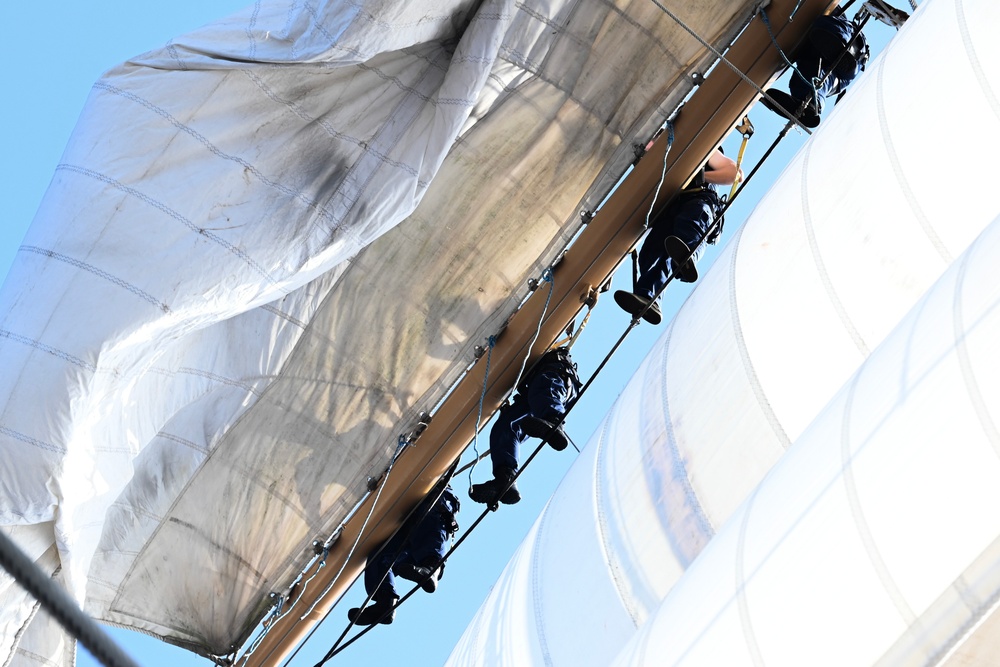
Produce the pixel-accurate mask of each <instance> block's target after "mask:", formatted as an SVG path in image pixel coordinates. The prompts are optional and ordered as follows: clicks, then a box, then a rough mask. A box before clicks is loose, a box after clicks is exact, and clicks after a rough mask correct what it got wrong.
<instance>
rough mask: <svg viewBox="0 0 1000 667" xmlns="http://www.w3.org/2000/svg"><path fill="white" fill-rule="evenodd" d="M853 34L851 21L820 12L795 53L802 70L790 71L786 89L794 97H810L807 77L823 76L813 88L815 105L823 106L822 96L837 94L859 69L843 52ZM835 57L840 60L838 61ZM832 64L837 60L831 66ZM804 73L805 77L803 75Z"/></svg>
mask: <svg viewBox="0 0 1000 667" xmlns="http://www.w3.org/2000/svg"><path fill="white" fill-rule="evenodd" d="M853 36H854V25H853V24H852V23H851V22H850V21H849V20H847V19H846V18H844V17H834V16H821V17H819V18H818V19H816V22H815V23H813V25H812V28H810V30H809V34H808V35H807V36H806V39H805V42H804V43H803V44H802V47H801V48H800V49H799V51H798V53H796V54H795V68H796V70H798V72H801V74H802V75H801V76H799V74H798V72H796V73H793V74H792V78H791V80H790V81H789V82H788V92H789V93H790V94H791V95H792V97H794V98H795V99H797V100H799V101H802V100H811V99H812V97H813V88H812V83H811V82H809V81H807V80H806V79H812V78H816V79H823V78H824V77H826V79H825V81H824V82H823V84H822V85H820V86H818V87H817V89H816V98H817V99H816V104H817V106H816V109H817V111H822V110H823V100H825V99H826V98H827V97H828V96H830V95H836V94H838V93H840V92H841V91H843V90H844V89H845V88H847V85H848V84H849V83H851V82H852V81H854V79H855V78H857V76H858V74H860V73H861V66H860V65H859V64H858V62H857V60H855V59H853V58H851V57H849V56H842V53H843V51H844V48H845V46H846V45H847V43H848V42H850V41H851V38H852V37H853ZM838 58H839V59H840V60H839V63H838V62H837V60H838ZM834 64H837V67H836V69H834ZM803 77H805V78H803Z"/></svg>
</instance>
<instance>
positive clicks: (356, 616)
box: [347, 594, 399, 625]
mask: <svg viewBox="0 0 1000 667" xmlns="http://www.w3.org/2000/svg"><path fill="white" fill-rule="evenodd" d="M398 601H399V598H398V597H396V596H395V595H391V594H390V595H384V596H379V597H377V598H375V600H374V601H373V602H372V603H371V604H370V605H368V606H367V607H365V608H364V609H359V608H358V607H354V608H353V609H348V610H347V618H348V620H350V621H351V622H352V623H354V624H356V625H375V624H376V623H382V624H383V625H389V624H390V623H392V621H393V619H394V618H396V610H395V609H394V607H395V606H396V603H397V602H398Z"/></svg>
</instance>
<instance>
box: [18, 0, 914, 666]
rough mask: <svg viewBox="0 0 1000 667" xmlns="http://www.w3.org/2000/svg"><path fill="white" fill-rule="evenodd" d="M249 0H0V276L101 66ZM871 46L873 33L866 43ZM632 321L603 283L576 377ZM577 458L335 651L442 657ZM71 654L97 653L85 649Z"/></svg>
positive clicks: (560, 456)
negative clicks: (385, 618)
mask: <svg viewBox="0 0 1000 667" xmlns="http://www.w3.org/2000/svg"><path fill="white" fill-rule="evenodd" d="M244 4H246V3H245V2H244V1H243V0H198V1H195V0H175V1H174V2H170V3H134V2H124V1H123V0H115V1H109V0H95V1H93V2H90V3H76V2H68V1H66V0H59V1H57V2H55V3H15V2H10V3H5V5H4V7H3V10H2V13H3V15H4V16H5V17H6V21H5V23H6V25H7V26H8V31H7V35H6V36H5V38H4V40H2V41H0V49H2V52H3V56H4V61H5V62H6V63H7V64H8V66H7V68H6V70H5V74H4V79H5V84H6V85H5V89H6V93H7V94H6V95H5V101H6V103H5V104H3V105H2V106H0V120H2V125H3V127H5V128H6V131H5V133H4V140H3V141H4V144H3V148H4V151H3V153H4V158H5V159H4V162H5V168H4V172H5V173H4V177H3V180H2V183H3V188H4V191H3V201H4V203H5V210H4V214H3V218H4V223H3V225H0V275H4V276H6V274H7V271H8V268H9V265H10V263H11V261H12V260H13V258H14V255H15V254H16V252H17V248H18V246H19V245H20V243H21V239H22V238H23V236H24V233H25V231H26V230H27V228H28V226H29V225H30V223H31V219H32V217H33V216H34V213H35V210H36V209H37V207H38V204H39V202H40V201H41V199H42V196H43V195H44V193H45V189H46V187H47V186H48V183H49V181H50V179H51V177H52V174H53V171H54V168H55V165H56V164H57V163H58V162H59V158H60V155H61V154H62V151H63V147H64V146H65V144H66V141H67V139H68V137H69V136H70V133H71V132H72V130H73V127H74V125H75V123H76V118H77V116H78V115H79V112H80V110H81V108H82V107H83V104H84V102H85V100H86V97H87V94H88V92H89V90H90V88H91V86H92V84H93V83H94V81H96V80H97V79H98V77H99V76H100V75H101V73H102V72H104V71H105V70H107V69H109V68H110V67H112V66H114V65H115V64H117V63H119V62H121V61H124V60H126V59H128V58H129V57H131V56H134V55H137V54H139V53H143V52H145V51H148V50H150V49H152V48H156V47H158V46H160V45H162V44H163V43H165V42H166V41H168V40H169V39H170V38H172V37H175V36H177V35H179V34H182V33H185V32H188V31H190V30H192V29H194V28H196V27H198V26H200V25H203V24H205V23H208V22H210V21H212V20H214V19H217V18H221V17H223V16H225V15H227V14H229V13H231V12H232V11H234V10H236V9H239V8H240V7H242V6H243V5H244ZM897 4H904V3H897ZM870 25H871V27H870V28H869V29H868V30H867V33H868V35H869V38H870V39H871V40H872V41H873V42H877V43H880V44H881V43H884V42H885V40H887V39H888V38H890V37H891V35H892V34H893V33H894V31H893V30H891V29H890V28H888V27H886V26H883V25H881V24H870ZM877 50H878V49H877V48H875V45H874V44H873V51H877ZM751 119H752V120H753V122H754V124H755V125H756V127H757V134H756V135H755V137H754V138H753V140H752V141H751V142H750V147H749V148H748V151H747V156H746V166H745V171H749V168H750V167H752V165H753V163H754V162H755V161H756V159H757V158H758V157H759V156H760V154H761V153H762V152H763V151H764V150H765V149H766V147H767V145H768V144H769V143H770V142H771V140H772V139H773V137H774V136H775V135H776V134H777V132H778V131H779V130H780V127H781V123H779V122H778V120H777V119H776V118H775V117H774V116H773V115H772V114H770V113H769V112H767V111H766V110H764V109H763V108H761V107H759V106H758V107H757V108H755V109H754V110H753V111H752V112H751ZM804 139H805V137H804V135H802V134H801V133H799V132H797V131H793V132H792V133H791V134H790V135H789V137H787V138H786V139H785V141H784V142H783V144H782V146H781V147H780V148H779V150H778V151H776V152H775V154H774V155H773V156H772V158H771V159H770V160H769V161H768V164H767V166H766V167H765V168H764V169H762V170H761V173H760V174H759V175H758V176H757V177H755V180H754V182H753V183H751V185H750V186H749V187H748V189H747V192H746V193H744V194H743V195H742V196H741V199H740V201H738V202H737V204H736V205H734V207H733V209H732V210H731V211H730V213H728V214H727V233H726V236H725V238H724V241H723V242H725V241H726V240H728V238H729V237H730V236H731V235H732V232H733V230H734V229H736V227H737V226H738V225H739V224H742V222H743V220H744V219H745V218H746V216H747V214H748V213H749V211H750V210H751V209H752V207H753V204H754V202H756V201H757V199H759V197H760V195H761V194H762V193H763V191H764V190H766V186H767V185H768V184H769V183H771V182H772V181H773V180H774V178H775V177H776V176H777V175H778V174H779V173H780V171H781V169H783V167H784V165H785V164H786V163H787V161H788V159H789V158H790V156H791V155H792V154H793V153H794V152H795V150H797V149H798V147H799V146H800V145H801V144H802V142H803V141H804ZM725 147H726V152H727V154H729V155H733V156H735V154H736V151H737V149H738V147H739V138H738V137H731V138H730V139H729V140H728V141H727V143H726V144H725ZM717 252H718V251H717V249H709V251H708V252H707V253H706V256H705V257H704V258H703V259H702V261H701V263H700V265H699V268H700V271H701V272H702V273H703V274H704V272H705V271H706V270H707V268H708V265H709V264H710V263H711V261H713V260H714V258H715V255H716V254H717ZM630 280H631V278H630V276H629V275H628V269H627V267H625V268H623V269H622V271H620V272H619V276H618V277H617V278H616V287H618V288H620V287H625V288H628V287H629V286H630ZM690 290H691V287H690V286H687V285H681V284H675V285H673V286H672V287H671V288H670V289H668V291H667V294H666V295H665V299H664V311H665V314H666V317H668V318H669V316H670V313H671V312H673V311H676V309H677V308H678V307H679V306H680V304H681V303H683V300H684V299H685V298H686V297H687V295H688V294H689V293H690ZM627 323H628V318H627V316H626V315H625V314H624V313H623V312H622V311H620V310H618V308H617V307H616V306H615V305H614V302H613V300H612V299H611V298H610V294H607V295H605V296H604V297H603V298H602V299H601V303H600V305H599V306H598V309H597V311H596V313H595V315H594V317H593V318H592V323H591V324H590V325H589V328H588V330H587V332H586V333H585V334H584V335H583V336H582V337H581V339H580V341H579V342H578V343H577V346H576V348H575V349H574V356H575V357H576V359H577V361H579V362H580V370H581V373H582V374H583V375H584V376H585V377H586V376H587V375H588V374H589V373H590V372H591V371H592V370H593V369H594V367H595V366H596V365H597V364H598V363H599V361H600V359H601V358H602V357H603V356H604V354H605V353H606V352H607V350H608V349H609V348H610V346H611V345H612V343H613V342H614V340H615V339H616V338H617V336H618V335H619V334H620V333H621V332H622V331H623V330H624V329H625V327H626V325H627ZM663 330H664V328H663V326H662V325H661V326H660V327H656V328H654V327H651V326H649V325H646V324H643V325H642V326H640V327H639V328H638V329H637V330H636V331H634V332H633V333H632V335H631V336H630V338H629V340H628V342H627V343H626V345H625V346H624V348H623V349H622V350H620V351H619V352H618V354H616V356H615V358H614V360H613V361H612V363H611V364H610V365H609V367H608V368H607V369H606V370H605V372H604V373H602V375H601V378H600V379H599V381H598V382H597V383H595V385H594V387H593V388H592V389H591V390H590V391H589V392H588V395H587V396H586V397H585V399H584V400H583V401H582V402H581V404H580V405H579V406H578V407H577V409H576V410H575V411H574V413H573V415H571V417H570V419H569V420H568V423H567V430H568V432H569V434H570V436H571V437H572V438H573V439H574V441H575V442H576V443H577V444H578V445H579V446H580V447H581V448H582V447H583V446H584V445H585V444H586V443H587V441H588V440H589V438H590V435H591V433H592V432H593V431H594V429H595V428H596V427H597V426H598V424H599V422H600V420H601V418H603V415H604V414H605V412H606V411H607V409H608V407H609V405H610V404H611V402H613V400H614V399H615V398H616V397H617V396H618V394H619V392H620V391H621V389H622V387H623V386H624V384H625V383H626V382H627V380H628V378H629V377H630V376H631V375H632V373H633V372H634V370H635V368H636V367H637V366H638V365H639V363H640V362H641V361H642V358H643V357H644V356H645V354H646V352H647V351H648V350H649V348H650V347H651V346H652V344H653V342H654V341H655V340H656V338H657V337H658V336H659V334H661V333H662V332H663ZM483 447H485V443H484V444H483ZM575 457H576V452H575V451H574V450H573V449H572V448H570V449H568V450H566V451H565V452H561V453H556V452H553V451H551V450H548V449H546V450H544V451H543V452H542V454H541V455H540V456H539V457H538V459H537V460H536V462H535V463H533V464H532V466H531V467H530V468H529V469H528V470H527V471H526V472H525V473H524V474H523V475H522V478H521V480H520V481H519V487H520V488H521V489H522V495H523V496H524V500H523V501H522V502H521V503H520V504H518V505H516V506H512V507H503V508H502V510H501V511H500V512H498V513H496V514H494V515H491V516H490V517H488V518H487V521H485V522H484V523H483V525H481V526H480V528H479V529H477V531H476V532H475V533H474V534H473V535H472V536H471V537H470V538H469V540H467V542H466V543H465V544H464V545H463V546H462V548H461V549H459V550H458V551H457V552H456V554H455V555H454V556H453V557H452V559H451V560H450V561H449V564H448V569H447V574H446V576H445V578H444V579H443V580H442V582H441V587H440V588H439V590H438V592H436V593H435V594H434V595H426V594H424V593H418V594H417V595H415V596H414V597H413V598H412V599H411V600H410V601H409V602H407V604H406V605H404V606H403V607H401V609H400V610H399V612H398V614H397V620H396V622H395V623H394V624H393V625H391V626H388V627H382V628H378V629H377V630H376V631H375V632H371V633H369V634H368V635H367V636H366V637H364V638H363V639H361V640H360V641H359V642H357V643H356V644H355V645H353V646H352V647H350V648H349V649H348V650H347V651H345V652H344V653H343V654H341V656H338V657H337V658H335V659H334V660H333V661H332V662H331V663H330V664H338V663H339V664H356V663H359V662H361V661H362V660H365V661H367V662H368V664H373V665H383V664H392V663H396V664H407V665H415V666H420V665H440V664H442V663H443V662H444V661H445V660H446V659H447V656H448V655H449V654H450V652H451V649H452V647H453V646H454V645H455V643H456V642H457V640H458V638H459V637H460V636H461V634H462V632H463V631H464V630H465V627H466V626H467V625H468V622H469V620H470V619H471V617H472V616H473V615H474V614H475V612H476V610H477V609H478V608H479V605H480V603H481V602H482V600H483V599H484V598H485V596H486V594H487V592H488V591H489V589H490V587H491V586H492V584H493V583H494V582H495V581H496V579H497V577H498V576H499V573H500V572H501V570H502V569H503V567H504V566H505V565H506V563H507V561H508V559H509V558H510V556H511V554H512V553H513V552H514V550H515V549H516V548H517V546H518V545H519V544H520V542H521V539H522V538H523V537H524V535H525V534H526V533H527V531H528V529H529V528H530V527H531V525H532V523H533V522H534V519H535V517H537V515H538V513H539V512H540V511H541V508H542V507H543V505H544V503H545V501H546V500H547V498H548V497H549V495H551V493H552V491H553V490H554V489H555V487H556V486H557V485H558V483H559V481H560V479H561V478H562V477H563V475H564V473H565V471H566V470H567V469H568V467H569V465H570V464H571V463H572V461H573V460H574V458H575ZM488 473H489V465H488V463H487V464H486V465H485V466H480V467H479V468H478V472H477V479H476V481H483V480H484V479H486V478H487V477H488ZM467 484H468V480H467V479H464V480H461V481H459V483H458V484H456V485H455V486H456V490H457V491H458V492H459V494H460V495H461V496H462V498H463V512H462V514H461V515H460V516H459V522H460V523H461V524H462V525H463V526H467V525H469V524H470V523H471V522H472V521H473V520H474V518H475V517H476V516H477V515H478V513H479V510H480V509H481V508H482V506H481V505H476V504H475V503H473V502H472V501H471V500H468V499H467V497H466V496H465V489H466V487H467ZM582 583H584V582H581V584H582ZM363 598H364V591H363V589H362V587H361V586H360V585H356V586H354V587H353V588H352V590H351V591H350V592H349V593H348V594H347V596H346V598H345V599H344V600H343V601H342V602H341V603H340V604H339V605H338V607H337V608H336V609H335V610H334V611H333V613H332V614H331V616H330V618H329V619H328V621H327V622H326V624H324V625H323V626H322V627H321V629H320V630H319V631H318V632H317V633H316V635H315V636H314V638H313V639H312V640H311V641H310V642H309V643H308V644H307V645H306V647H305V648H304V649H303V650H302V651H301V652H300V654H299V656H298V657H297V658H296V660H295V661H294V662H293V664H294V665H312V664H314V663H315V662H316V660H317V659H318V658H319V657H321V656H322V654H323V653H325V651H326V649H327V648H328V647H329V645H330V643H332V642H333V641H334V640H335V639H336V637H337V636H338V635H339V633H340V632H341V631H342V630H343V628H344V627H345V625H346V617H345V614H346V610H347V608H348V607H351V606H356V605H357V604H359V603H360V602H361V601H362V600H363ZM151 602H153V601H151ZM109 632H110V633H111V635H112V637H113V638H114V639H115V640H116V641H118V642H119V643H120V644H121V645H122V646H123V648H124V649H125V650H126V651H127V652H129V653H130V654H131V655H132V656H133V657H134V658H135V659H136V660H137V661H138V662H140V664H143V665H151V666H156V665H163V666H166V665H171V666H177V667H183V666H186V665H209V664H211V663H210V662H209V661H207V660H205V659H203V658H200V657H198V656H195V655H194V654H192V653H189V652H187V651H183V650H181V649H178V648H175V647H172V646H169V645H167V644H164V643H162V642H159V641H156V640H153V639H151V638H149V637H146V636H144V635H140V634H137V633H133V632H129V631H125V630H120V629H114V628H111V629H109ZM78 664H80V665H84V666H87V665H93V664H97V663H95V662H94V661H93V659H92V658H91V657H90V656H89V655H86V653H85V652H84V651H81V652H80V659H79V663H78Z"/></svg>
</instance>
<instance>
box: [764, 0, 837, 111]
mask: <svg viewBox="0 0 1000 667" xmlns="http://www.w3.org/2000/svg"><path fill="white" fill-rule="evenodd" d="M797 11H799V8H798V7H797V6H796V7H795V12H797ZM795 12H792V16H791V17H789V19H788V21H789V22H791V20H792V18H794V16H795ZM757 13H759V14H760V18H761V19H762V20H763V21H764V27H765V28H767V36H768V37H770V38H771V43H772V44H774V48H776V49H777V50H778V54H779V55H780V56H781V59H782V60H784V61H785V65H786V66H787V67H790V68H791V69H792V71H793V72H795V73H796V74H797V75H798V76H799V77H800V78H801V79H802V80H803V81H807V82H808V83H809V85H810V86H811V87H812V91H813V102H815V101H816V99H817V96H818V95H819V93H817V92H816V87H817V85H822V82H823V81H824V80H825V79H826V77H823V79H821V80H820V82H819V83H818V84H817V82H816V79H815V78H810V79H807V78H806V77H805V76H803V75H802V72H800V71H799V70H798V68H797V67H796V66H795V65H793V64H792V61H791V60H789V59H788V56H786V55H785V52H784V51H783V50H782V49H781V46H779V45H778V40H777V39H775V37H774V33H773V32H771V22H770V21H769V20H768V19H767V12H766V11H764V8H763V7H758V8H757ZM771 101H772V102H773V101H774V100H771ZM775 108H776V109H784V107H783V106H781V105H780V104H778V105H777V106H776V107H775ZM800 111H801V109H800ZM785 117H786V118H790V116H787V115H786V116H785Z"/></svg>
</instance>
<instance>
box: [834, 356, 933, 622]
mask: <svg viewBox="0 0 1000 667" xmlns="http://www.w3.org/2000/svg"><path fill="white" fill-rule="evenodd" d="M860 379H861V372H860V371H859V372H858V373H856V374H855V376H854V380H853V381H852V382H851V387H850V389H849V390H848V392H847V397H846V398H845V400H844V413H843V417H842V418H841V425H840V459H841V475H842V477H843V480H844V490H845V492H846V495H847V505H848V507H849V508H850V511H851V518H852V519H853V520H854V521H853V523H854V528H855V530H857V531H858V537H859V538H861V544H862V546H863V547H864V550H865V552H866V553H867V555H868V561H869V562H870V563H871V565H872V569H874V570H875V576H876V577H878V580H879V582H881V584H882V588H883V589H884V590H885V592H886V594H887V595H888V596H889V599H890V600H892V604H893V606H894V607H895V608H896V611H897V612H898V613H899V615H900V617H902V619H903V622H904V623H906V625H907V626H910V625H913V623H914V622H916V620H917V616H916V614H915V613H914V612H913V609H912V608H911V607H910V605H909V603H908V602H907V601H906V597H905V596H904V595H903V592H902V590H900V588H899V585H898V584H897V583H896V580H895V579H894V578H893V576H892V573H891V572H890V571H889V567H888V566H887V565H886V562H885V559H884V558H882V553H881V552H880V551H879V549H878V545H877V544H876V543H875V536H874V534H873V533H872V530H871V527H870V526H869V524H868V519H867V517H866V516H865V511H864V506H863V504H862V502H861V497H860V495H859V494H858V486H857V480H856V479H855V477H854V456H853V454H852V453H851V433H850V428H851V408H852V407H853V405H854V396H855V393H856V390H857V386H858V383H859V381H860Z"/></svg>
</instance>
